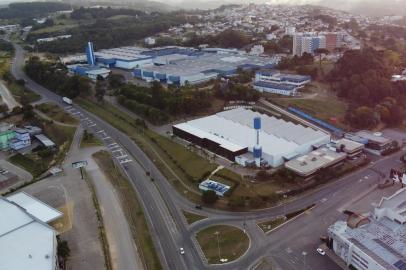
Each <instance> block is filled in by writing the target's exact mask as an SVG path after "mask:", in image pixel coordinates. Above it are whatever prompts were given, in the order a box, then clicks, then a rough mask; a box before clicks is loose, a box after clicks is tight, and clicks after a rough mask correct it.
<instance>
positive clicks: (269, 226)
mask: <svg viewBox="0 0 406 270" xmlns="http://www.w3.org/2000/svg"><path fill="white" fill-rule="evenodd" d="M314 206H315V204H312V205H309V206H308V207H306V208H303V209H300V210H297V211H294V212H291V213H288V214H286V215H285V216H279V217H276V218H272V219H270V220H266V221H263V222H260V223H258V224H257V225H258V226H259V227H260V228H261V230H262V231H263V232H264V233H268V232H270V231H272V230H274V229H275V228H277V227H279V226H281V225H283V224H284V223H286V222H288V221H289V220H291V219H293V218H295V217H297V216H299V215H301V214H303V213H304V212H306V211H308V210H310V209H311V208H313V207H314Z"/></svg>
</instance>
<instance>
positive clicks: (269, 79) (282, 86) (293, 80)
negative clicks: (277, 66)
mask: <svg viewBox="0 0 406 270" xmlns="http://www.w3.org/2000/svg"><path fill="white" fill-rule="evenodd" d="M309 82H311V77H310V76H304V75H295V74H284V73H280V72H279V71H277V70H262V71H258V72H256V74H255V81H254V88H255V89H256V90H258V91H260V92H267V93H273V94H279V95H284V96H294V95H297V92H298V90H299V89H300V88H302V87H304V86H305V85H306V84H308V83H309Z"/></svg>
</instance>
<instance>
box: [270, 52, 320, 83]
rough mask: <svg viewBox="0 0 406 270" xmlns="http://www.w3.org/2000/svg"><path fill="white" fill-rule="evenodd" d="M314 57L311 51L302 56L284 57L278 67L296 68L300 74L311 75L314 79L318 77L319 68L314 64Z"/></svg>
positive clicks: (284, 68) (283, 68)
mask: <svg viewBox="0 0 406 270" xmlns="http://www.w3.org/2000/svg"><path fill="white" fill-rule="evenodd" d="M313 63H314V57H313V55H311V54H309V53H304V54H303V55H302V56H297V55H295V56H293V57H292V58H283V59H282V60H281V61H280V62H279V64H278V66H277V69H281V70H294V71H296V72H297V73H298V74H302V75H309V76H311V77H312V78H313V79H316V78H317V77H318V69H317V67H315V66H314V65H313Z"/></svg>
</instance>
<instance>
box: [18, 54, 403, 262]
mask: <svg viewBox="0 0 406 270" xmlns="http://www.w3.org/2000/svg"><path fill="white" fill-rule="evenodd" d="M22 59H23V57H22V51H21V48H19V47H18V46H17V48H16V61H14V65H13V67H12V72H13V75H14V76H16V77H17V78H24V79H25V80H26V81H27V83H26V85H27V87H29V88H31V89H32V90H34V91H36V92H37V93H39V94H41V95H43V96H44V97H45V98H46V99H48V100H51V101H53V102H55V103H56V104H58V105H60V106H63V107H66V105H64V104H63V103H62V101H61V98H60V97H59V96H57V95H55V94H54V93H52V92H50V91H48V90H46V89H45V88H43V87H41V86H39V85H38V84H36V83H35V82H32V81H31V80H29V78H27V77H26V76H25V74H24V73H23V72H22V71H21V65H22ZM66 109H67V111H68V112H70V113H71V114H72V115H75V116H76V117H78V118H79V119H81V121H82V125H85V126H87V127H88V128H89V129H91V130H92V131H93V132H94V133H95V134H96V135H97V136H99V137H100V138H101V139H102V140H103V141H104V143H105V145H107V147H108V148H109V149H110V152H111V153H112V154H113V156H114V157H115V158H116V161H117V164H118V165H119V166H120V168H121V169H122V171H123V172H124V173H125V174H126V175H127V176H128V178H129V179H130V180H131V183H132V184H133V186H134V188H135V190H136V192H137V193H138V195H139V197H140V200H141V202H142V204H143V207H144V210H145V214H146V217H147V221H148V223H149V226H150V230H151V234H152V236H153V240H154V244H155V246H156V248H157V250H158V253H159V257H160V259H161V262H162V264H163V268H164V269H188V270H189V269H206V268H209V269H244V270H245V269H249V268H250V267H252V266H253V265H255V263H256V262H257V261H258V260H259V259H260V258H261V257H263V256H268V257H270V258H272V259H273V260H274V261H276V262H277V263H278V264H279V265H281V267H282V269H320V270H322V269H333V270H334V269H337V266H336V265H335V264H333V263H332V262H331V261H329V260H328V259H327V258H325V257H322V256H318V255H316V254H315V252H314V250H315V248H316V247H317V245H318V244H319V241H318V238H319V236H320V235H322V234H325V232H326V229H327V227H328V225H330V224H331V223H332V222H334V221H335V220H336V219H337V218H340V217H341V214H340V212H339V211H338V210H340V209H341V208H342V207H343V206H344V205H345V204H346V203H347V202H348V201H349V200H351V199H353V198H354V196H358V195H359V194H362V192H363V191H365V190H366V188H367V187H370V185H373V184H376V182H377V177H373V174H374V173H372V172H371V171H369V170H368V169H362V170H360V171H357V172H354V173H352V174H350V175H348V176H346V177H344V178H343V179H341V180H339V181H336V182H334V183H332V184H330V185H327V186H324V187H322V188H320V189H318V190H315V191H313V192H310V193H308V194H306V196H303V197H301V198H299V199H297V200H295V201H292V202H290V203H288V204H286V206H279V207H274V208H271V209H266V210H260V211H253V212H248V213H235V212H224V211H220V210H216V209H204V210H202V211H198V212H201V213H203V214H205V215H207V216H208V217H209V218H208V219H205V220H203V221H200V222H197V223H195V224H194V225H192V226H187V225H186V223H185V220H184V218H183V216H182V214H181V209H185V210H189V211H192V212H196V210H195V209H194V205H193V204H192V203H191V202H189V201H188V200H186V199H185V198H184V197H182V196H181V195H180V194H178V193H177V192H176V191H175V190H174V189H173V187H172V186H171V185H170V184H169V182H168V181H167V180H166V179H165V177H164V176H163V175H162V174H161V173H160V172H159V170H158V169H157V168H156V167H155V166H154V165H153V164H152V162H151V161H150V160H149V159H148V158H147V156H146V155H145V154H144V153H143V152H142V151H141V150H140V149H139V147H138V146H137V145H136V144H135V143H134V142H133V141H132V140H131V139H130V138H129V137H128V136H127V135H126V134H123V133H122V132H120V131H118V130H116V129H115V128H113V127H112V126H110V125H109V124H107V123H106V122H104V121H103V120H101V119H99V118H98V117H96V116H95V115H92V114H91V113H88V112H86V111H84V110H83V109H81V108H79V107H77V106H72V107H69V108H66ZM400 154H401V153H398V154H396V155H394V156H390V157H388V158H385V159H381V160H379V161H377V162H376V163H375V164H371V165H370V166H374V167H375V168H378V169H380V170H384V171H385V172H388V171H389V169H390V168H391V167H392V166H393V165H396V164H397V163H396V161H397V160H399V156H400ZM397 165H399V164H397ZM146 172H150V173H151V176H152V177H153V178H154V179H155V181H154V182H151V181H150V179H149V177H147V175H146ZM366 174H367V175H369V176H370V177H368V179H367V180H365V181H359V180H361V179H362V178H363V177H364V176H365V175H366ZM312 203H316V208H315V209H314V210H312V211H310V213H309V214H306V215H303V216H301V217H300V218H298V219H297V220H295V221H294V222H291V223H289V224H287V225H285V226H284V227H282V228H281V229H279V230H277V231H275V232H273V233H272V234H271V235H269V236H265V235H264V234H263V233H262V232H261V231H259V228H258V226H256V221H258V220H261V219H266V218H270V217H274V216H277V215H280V214H283V213H284V212H285V211H286V212H290V211H294V210H298V209H301V208H303V207H307V206H309V205H311V204H312ZM341 210H342V209H341ZM244 222H245V224H246V225H245V226H244ZM213 224H233V225H236V226H238V227H241V228H243V227H244V228H246V231H247V233H248V235H249V237H250V239H251V240H252V241H251V246H250V249H249V250H248V251H247V253H246V254H245V255H244V256H243V257H241V259H240V260H238V261H237V262H233V263H229V264H225V265H214V266H208V265H206V264H205V263H204V262H203V260H202V259H201V258H200V254H199V252H198V251H197V249H196V247H195V242H194V240H193V239H194V237H193V236H194V234H195V232H196V231H197V230H198V229H201V228H204V227H206V226H210V225H213ZM181 246H182V247H184V248H185V250H186V254H185V256H180V255H179V252H178V249H179V247H181ZM302 251H306V252H307V256H306V257H305V258H302V257H303V256H302V255H301V254H302V253H301V252H302ZM302 260H303V261H304V260H305V261H306V266H305V267H304V266H303V264H301V262H302Z"/></svg>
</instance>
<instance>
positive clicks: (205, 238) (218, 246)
mask: <svg viewBox="0 0 406 270" xmlns="http://www.w3.org/2000/svg"><path fill="white" fill-rule="evenodd" d="M196 239H197V241H198V242H199V245H200V247H201V249H202V250H203V252H204V255H205V256H206V259H207V262H208V263H209V264H218V263H221V261H220V259H227V260H228V261H229V262H230V261H234V260H236V259H238V258H239V257H241V256H242V255H243V254H244V253H245V251H246V250H247V249H248V246H249V241H250V240H249V238H248V236H247V235H246V234H245V233H244V232H243V231H242V230H240V229H238V228H236V227H232V226H227V225H216V226H211V227H208V228H206V229H203V230H201V231H200V232H198V233H197V234H196ZM219 250H220V251H219Z"/></svg>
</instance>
